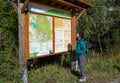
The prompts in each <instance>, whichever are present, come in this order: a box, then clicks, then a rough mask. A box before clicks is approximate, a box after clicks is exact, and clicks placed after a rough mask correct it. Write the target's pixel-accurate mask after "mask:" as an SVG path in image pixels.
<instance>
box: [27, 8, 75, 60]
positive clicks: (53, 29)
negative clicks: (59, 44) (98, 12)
mask: <svg viewBox="0 0 120 83" xmlns="http://www.w3.org/2000/svg"><path fill="white" fill-rule="evenodd" d="M58 10H59V9H58ZM63 11H64V10H63ZM30 13H32V14H39V15H44V16H51V17H52V21H53V22H52V35H53V39H52V41H53V53H52V54H46V55H41V56H37V57H33V58H30V57H29V16H28V12H27V14H26V15H25V20H26V27H25V31H26V32H25V34H26V36H25V37H26V59H27V60H31V59H34V58H42V57H46V56H53V55H57V54H64V53H66V52H67V51H63V52H58V53H55V26H54V22H55V21H54V19H55V18H62V19H68V20H70V21H71V23H72V18H65V17H59V16H53V15H48V14H43V13H38V12H30ZM71 31H72V24H71ZM72 35H73V33H71V44H72V39H74V36H73V37H72ZM73 45H74V44H73ZM74 47H75V46H74Z"/></svg>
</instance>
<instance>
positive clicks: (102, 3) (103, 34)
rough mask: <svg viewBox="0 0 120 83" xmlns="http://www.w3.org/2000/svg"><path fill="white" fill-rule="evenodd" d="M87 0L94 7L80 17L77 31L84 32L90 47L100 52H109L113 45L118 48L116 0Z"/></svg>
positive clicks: (117, 7) (118, 13) (119, 15)
mask: <svg viewBox="0 0 120 83" xmlns="http://www.w3.org/2000/svg"><path fill="white" fill-rule="evenodd" d="M89 1H91V2H92V3H93V5H94V7H93V8H91V9H89V10H88V12H87V13H85V14H84V15H83V16H82V17H81V19H80V20H79V22H78V27H77V31H83V32H84V34H85V38H86V39H87V40H88V42H89V44H90V48H91V49H94V50H96V51H98V52H101V53H103V52H107V53H111V52H112V49H114V47H115V45H117V48H116V49H119V47H120V46H119V43H118V42H119V39H120V37H119V35H120V34H119V31H120V28H119V27H120V26H119V22H120V6H119V5H118V4H117V3H116V1H118V0H116V1H115V0H89ZM110 8H111V9H112V10H110ZM117 41H118V42H117ZM113 43H114V44H113Z"/></svg>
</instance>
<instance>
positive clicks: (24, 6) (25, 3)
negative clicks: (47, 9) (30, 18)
mask: <svg viewBox="0 0 120 83" xmlns="http://www.w3.org/2000/svg"><path fill="white" fill-rule="evenodd" d="M29 1H30V0H25V2H24V5H23V7H22V9H21V13H24V12H25V8H27V6H28V4H29Z"/></svg>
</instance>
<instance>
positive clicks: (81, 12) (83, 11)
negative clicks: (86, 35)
mask: <svg viewBox="0 0 120 83" xmlns="http://www.w3.org/2000/svg"><path fill="white" fill-rule="evenodd" d="M83 13H85V9H83V10H82V11H80V14H79V15H78V16H77V18H76V22H77V21H78V20H79V18H80V17H81V16H82V15H83Z"/></svg>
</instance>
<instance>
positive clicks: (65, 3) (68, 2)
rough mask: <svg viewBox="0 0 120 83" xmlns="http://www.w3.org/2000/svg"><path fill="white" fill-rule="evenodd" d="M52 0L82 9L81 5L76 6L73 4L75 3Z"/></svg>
mask: <svg viewBox="0 0 120 83" xmlns="http://www.w3.org/2000/svg"><path fill="white" fill-rule="evenodd" d="M52 1H55V2H58V3H61V4H64V5H66V6H69V7H73V8H78V9H82V7H80V6H77V5H75V4H72V3H69V2H67V1H64V0H52Z"/></svg>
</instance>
